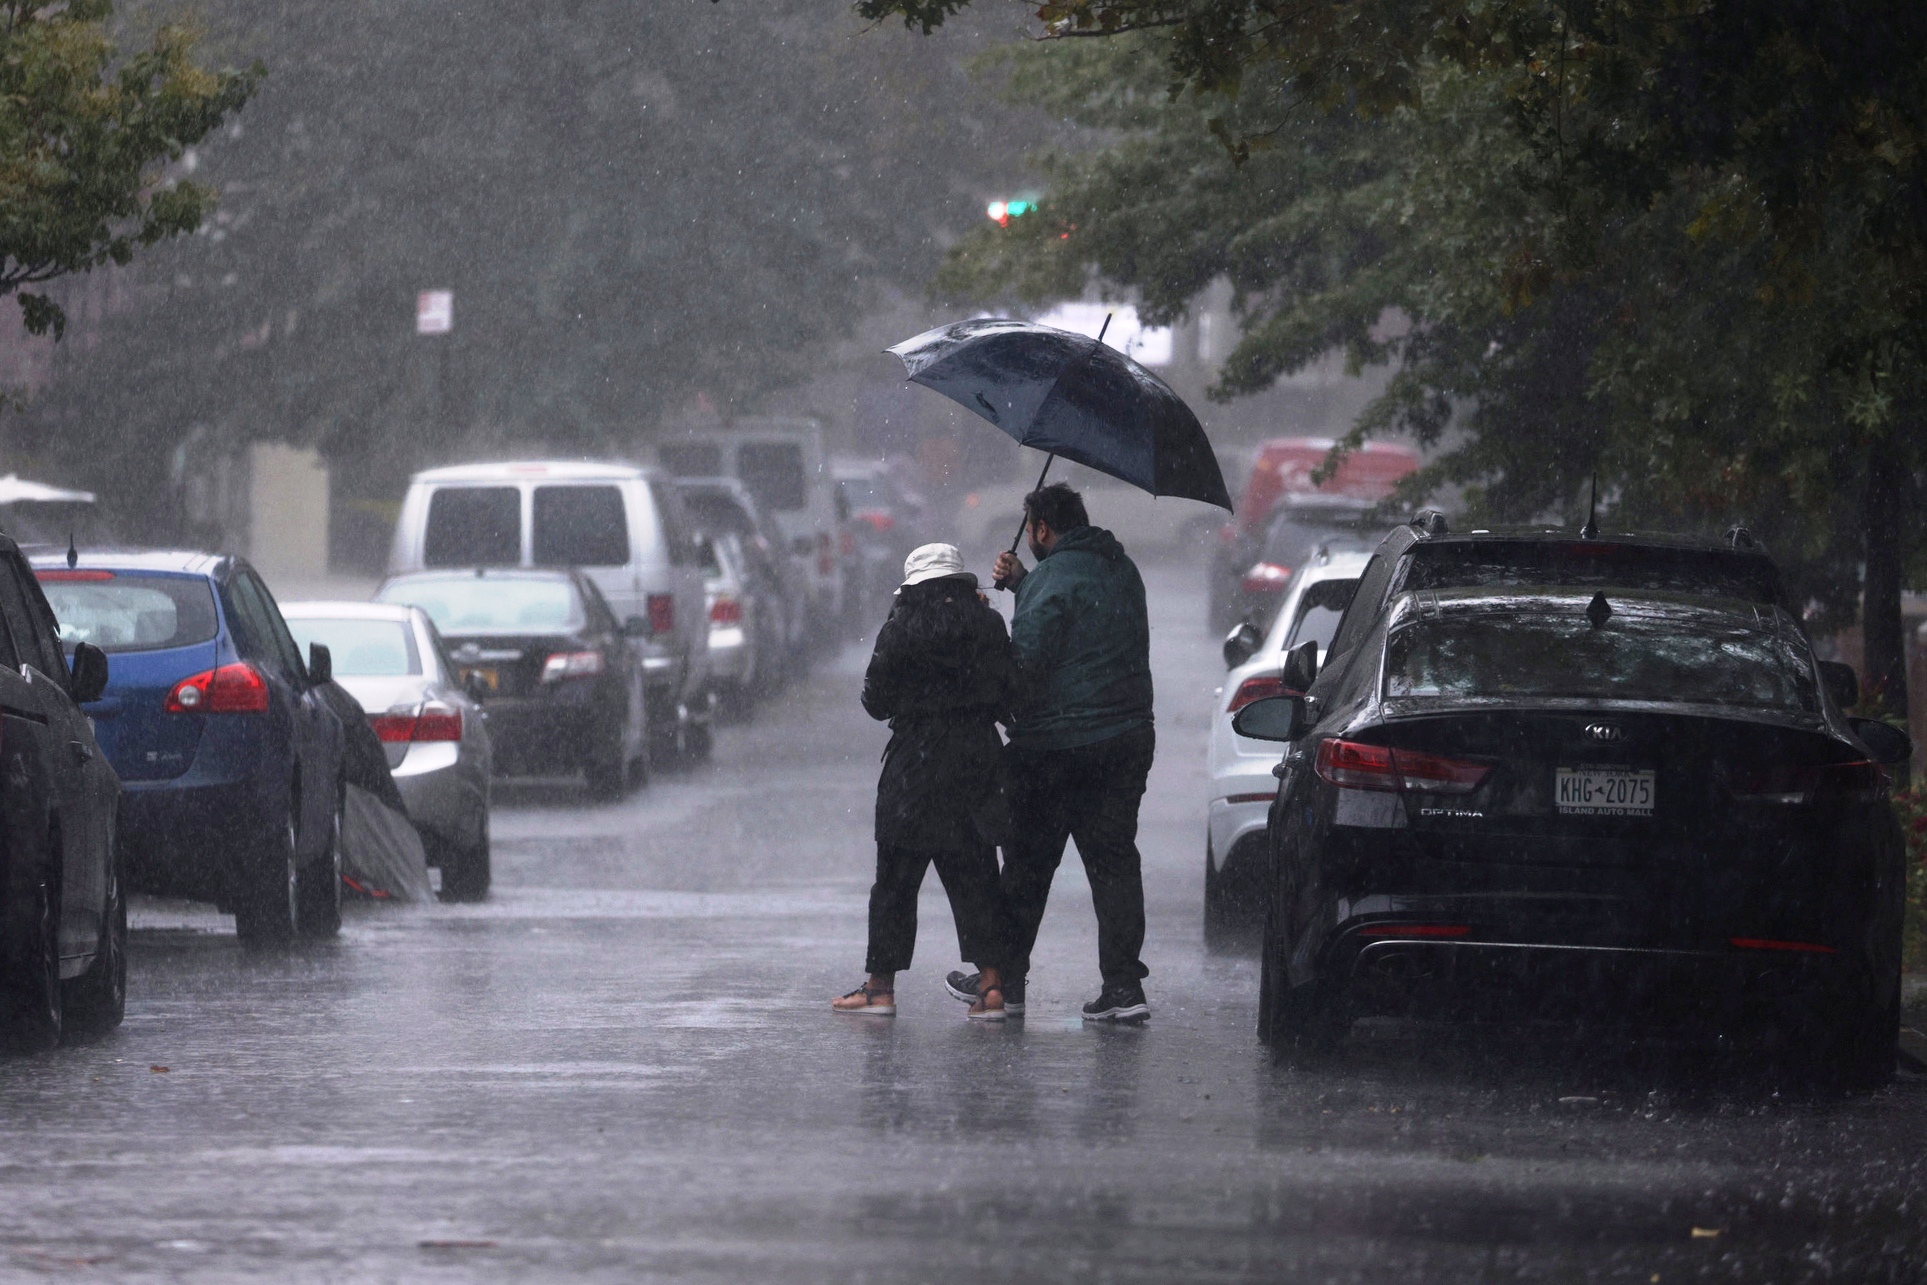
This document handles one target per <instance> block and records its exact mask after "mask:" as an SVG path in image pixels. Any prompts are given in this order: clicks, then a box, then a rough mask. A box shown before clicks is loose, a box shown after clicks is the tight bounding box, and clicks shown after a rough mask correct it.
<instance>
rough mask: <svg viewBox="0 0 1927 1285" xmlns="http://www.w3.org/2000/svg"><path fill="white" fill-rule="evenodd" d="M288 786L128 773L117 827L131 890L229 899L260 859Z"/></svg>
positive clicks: (285, 801) (264, 854)
mask: <svg viewBox="0 0 1927 1285" xmlns="http://www.w3.org/2000/svg"><path fill="white" fill-rule="evenodd" d="M287 805H288V799H287V786H286V784H285V783H281V782H272V783H271V782H269V781H267V780H248V779H242V780H229V781H219V780H217V781H207V780H196V779H194V776H193V774H191V773H190V774H189V776H186V777H179V778H176V779H174V780H172V781H133V782H129V783H127V784H125V785H123V786H122V787H121V797H120V823H119V827H118V829H117V831H116V835H117V837H118V840H119V846H120V852H121V855H122V858H123V860H125V862H126V869H127V882H128V886H129V887H130V888H131V889H133V890H134V891H136V892H145V893H152V894H155V895H157V896H164V897H190V898H194V899H196V900H200V901H214V902H221V903H224V904H225V903H228V902H230V901H231V899H232V896H233V894H234V892H235V891H236V889H237V885H238V883H239V881H240V879H241V876H242V874H243V873H244V872H247V870H248V865H247V863H248V862H249V861H251V860H265V859H266V857H267V849H268V845H267V844H266V842H265V840H266V838H267V836H268V834H269V830H270V827H271V826H272V824H273V823H274V818H276V817H285V816H286V814H287Z"/></svg>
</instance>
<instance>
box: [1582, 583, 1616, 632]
mask: <svg viewBox="0 0 1927 1285" xmlns="http://www.w3.org/2000/svg"><path fill="white" fill-rule="evenodd" d="M1612 618H1613V605H1612V604H1611V603H1610V602H1607V601H1606V591H1605V590H1604V589H1601V590H1600V591H1599V592H1598V593H1596V594H1594V595H1593V596H1592V601H1591V602H1589V603H1587V604H1586V619H1587V620H1590V621H1592V627H1593V628H1594V629H1604V628H1605V627H1606V622H1607V621H1608V620H1611V619H1612Z"/></svg>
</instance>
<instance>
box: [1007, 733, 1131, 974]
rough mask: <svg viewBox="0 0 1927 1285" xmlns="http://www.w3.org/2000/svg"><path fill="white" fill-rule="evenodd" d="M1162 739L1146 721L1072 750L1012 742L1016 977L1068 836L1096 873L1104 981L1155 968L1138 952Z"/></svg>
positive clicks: (1010, 905)
mask: <svg viewBox="0 0 1927 1285" xmlns="http://www.w3.org/2000/svg"><path fill="white" fill-rule="evenodd" d="M1156 745H1157V736H1156V733H1155V732H1154V731H1153V730H1152V729H1151V727H1150V726H1149V725H1145V726H1143V727H1137V728H1133V729H1132V730H1130V731H1128V732H1123V733H1120V734H1118V735H1116V736H1113V737H1111V738H1109V739H1108V740H1102V741H1098V742H1097V743H1096V744H1094V745H1080V746H1077V747H1075V748H1073V749H1067V750H1030V749H1026V748H1024V747H1023V746H1022V745H1020V744H1013V745H1012V746H1011V747H1010V759H1009V762H1010V775H1011V830H1012V835H1013V837H1012V839H1011V841H1010V842H1009V843H1006V844H1005V845H1004V870H1003V892H1004V907H1005V909H1006V911H1007V912H1008V913H1009V917H1010V920H1009V922H1010V932H1011V941H1010V961H1009V964H1008V966H1007V969H1006V975H1007V976H1008V977H1009V978H1010V979H1011V980H1013V981H1017V980H1022V979H1024V978H1026V977H1027V976H1028V975H1029V973H1030V952H1031V947H1032V946H1034V945H1035V944H1036V942H1037V925H1038V924H1039V923H1041V922H1042V921H1043V918H1044V903H1045V902H1046V901H1048V900H1049V898H1050V885H1051V878H1052V877H1053V876H1054V875H1055V874H1056V873H1057V863H1058V862H1060V861H1062V860H1063V859H1064V841H1065V840H1066V839H1075V840H1077V854H1078V855H1079V856H1080V857H1082V858H1083V859H1084V871H1085V873H1086V874H1087V875H1088V876H1089V878H1090V882H1091V902H1092V905H1093V907H1094V908H1095V909H1096V911H1097V966H1098V970H1099V971H1100V972H1101V973H1102V974H1103V976H1104V985H1105V986H1107V987H1110V986H1130V985H1135V984H1137V983H1138V982H1139V981H1141V980H1142V979H1143V978H1144V976H1145V974H1146V973H1147V972H1148V971H1149V970H1148V969H1146V968H1145V967H1144V964H1143V962H1142V961H1141V960H1139V959H1138V953H1139V952H1140V951H1141V950H1143V949H1144V875H1143V870H1142V867H1141V863H1140V861H1139V858H1138V851H1137V809H1138V802H1139V801H1140V800H1141V799H1142V798H1143V797H1144V780H1145V777H1147V776H1148V775H1149V774H1150V771H1151V756H1152V752H1153V751H1154V750H1155V748H1156Z"/></svg>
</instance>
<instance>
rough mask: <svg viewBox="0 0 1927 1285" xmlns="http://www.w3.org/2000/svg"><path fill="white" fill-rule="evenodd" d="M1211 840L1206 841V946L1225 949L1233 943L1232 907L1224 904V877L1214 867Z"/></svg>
mask: <svg viewBox="0 0 1927 1285" xmlns="http://www.w3.org/2000/svg"><path fill="white" fill-rule="evenodd" d="M1211 857H1212V852H1211V840H1210V839H1209V838H1207V839H1206V840H1205V841H1204V948H1205V949H1206V950H1212V951H1218V950H1223V949H1225V948H1226V947H1227V946H1229V945H1230V944H1231V936H1232V923H1231V910H1230V907H1228V906H1226V905H1225V904H1224V902H1225V898H1224V877H1223V876H1222V875H1220V874H1219V873H1218V872H1217V870H1215V869H1214V868H1213V863H1212V859H1211Z"/></svg>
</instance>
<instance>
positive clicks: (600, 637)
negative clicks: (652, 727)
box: [375, 567, 649, 798]
mask: <svg viewBox="0 0 1927 1285" xmlns="http://www.w3.org/2000/svg"><path fill="white" fill-rule="evenodd" d="M375 600H376V601H377V602H400V603H408V604H410V605H411V606H416V607H420V608H421V609H422V610H423V611H425V612H427V613H428V618H429V619H430V620H432V621H434V622H435V628H436V629H437V630H438V631H439V632H440V633H441V635H442V640H443V641H444V642H445V643H446V644H447V645H448V652H449V659H450V660H452V661H453V662H454V663H455V665H456V667H457V668H458V669H459V670H460V671H461V675H462V684H463V687H464V689H465V690H467V691H468V693H469V694H470V695H471V696H473V697H474V698H475V699H476V700H478V701H480V702H481V704H482V708H483V710H484V711H485V712H486V714H487V717H488V732H489V740H490V743H491V745H492V747H493V756H494V767H495V771H496V772H497V773H498V774H500V775H505V776H547V775H553V774H558V773H565V772H576V771H580V772H582V773H583V774H584V776H585V778H586V779H587V782H588V786H589V789H590V791H591V792H592V793H595V794H597V795H600V796H603V797H606V798H613V797H615V796H618V795H620V794H622V793H623V792H624V791H625V790H627V789H629V788H630V787H631V786H633V785H636V784H639V783H640V782H641V780H642V778H643V776H644V775H645V773H646V772H647V765H648V747H649V739H648V734H649V725H648V715H647V706H646V703H645V701H644V699H643V685H642V657H641V654H640V652H639V651H638V649H637V646H636V642H635V640H636V639H638V638H640V637H643V636H644V635H646V634H647V633H648V622H646V621H644V620H642V619H641V618H633V619H631V620H629V621H618V620H617V619H616V616H615V612H614V611H613V610H611V609H610V607H609V603H608V600H607V599H605V598H604V597H603V596H602V594H601V592H600V591H599V590H598V589H597V588H596V586H595V582H594V581H592V580H590V579H589V578H588V577H587V576H586V575H584V574H582V573H581V572H580V571H573V570H566V571H565V570H555V571H536V570H502V569H498V568H494V567H490V568H476V569H474V570H464V571H420V572H414V573H412V574H409V575H400V576H395V577H393V578H391V579H390V580H388V581H387V582H386V583H385V584H383V585H382V586H381V588H380V589H378V590H376V592H375Z"/></svg>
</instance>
